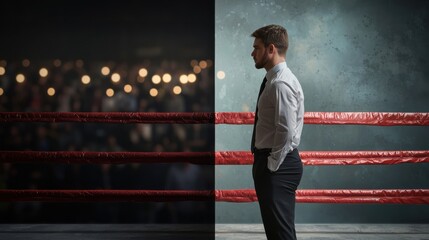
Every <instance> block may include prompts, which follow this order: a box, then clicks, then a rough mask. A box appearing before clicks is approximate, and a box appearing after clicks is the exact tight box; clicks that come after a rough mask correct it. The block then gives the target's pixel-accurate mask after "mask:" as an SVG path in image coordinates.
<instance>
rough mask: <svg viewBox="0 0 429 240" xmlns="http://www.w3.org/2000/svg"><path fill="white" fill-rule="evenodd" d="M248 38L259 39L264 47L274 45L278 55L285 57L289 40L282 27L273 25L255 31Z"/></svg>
mask: <svg viewBox="0 0 429 240" xmlns="http://www.w3.org/2000/svg"><path fill="white" fill-rule="evenodd" d="M250 36H252V37H255V38H259V39H261V40H262V42H263V43H264V45H265V46H268V45H270V44H274V46H276V48H277V49H278V51H279V53H280V54H284V55H286V51H287V49H288V47H289V38H288V35H287V31H286V29H285V28H284V27H282V26H280V25H274V24H271V25H267V26H265V27H261V28H259V29H257V30H256V31H254V32H253V33H252V34H251V35H250Z"/></svg>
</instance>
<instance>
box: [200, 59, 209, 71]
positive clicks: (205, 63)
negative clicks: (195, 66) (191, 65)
mask: <svg viewBox="0 0 429 240" xmlns="http://www.w3.org/2000/svg"><path fill="white" fill-rule="evenodd" d="M199 66H200V68H201V69H204V68H206V67H207V62H206V61H205V60H201V61H200V63H199Z"/></svg>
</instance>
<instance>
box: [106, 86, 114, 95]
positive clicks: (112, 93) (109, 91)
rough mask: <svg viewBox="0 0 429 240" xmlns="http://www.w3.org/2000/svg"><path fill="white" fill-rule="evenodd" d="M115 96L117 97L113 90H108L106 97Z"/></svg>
mask: <svg viewBox="0 0 429 240" xmlns="http://www.w3.org/2000/svg"><path fill="white" fill-rule="evenodd" d="M113 95H115V91H113V89H111V88H108V89H107V90H106V96H108V97H113Z"/></svg>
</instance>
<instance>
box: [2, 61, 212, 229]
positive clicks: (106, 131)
mask: <svg viewBox="0 0 429 240" xmlns="http://www.w3.org/2000/svg"><path fill="white" fill-rule="evenodd" d="M213 76H214V74H213V66H212V62H211V61H210V60H193V61H190V62H188V63H185V64H184V63H179V62H176V61H161V62H149V61H145V62H142V63H118V62H93V61H92V62H86V61H83V60H76V61H74V60H73V61H60V60H58V59H56V60H50V61H46V62H44V61H31V62H30V60H23V61H6V60H2V61H0V111H1V112H39V111H41V112H213V111H214V102H213V101H214V96H213V84H214V82H213V81H214V80H213ZM1 125H2V126H1V128H0V141H1V144H0V150H2V151H5V150H8V151H25V150H32V151H100V152H119V151H136V152H211V151H214V126H213V125H209V124H107V123H106V124H99V123H97V124H96V123H68V122H64V123H2V124H1ZM0 188H1V189H141V190H178V189H181V190H213V188H214V166H208V165H194V164H188V163H174V164H163V163H151V164H99V165H95V164H54V163H52V164H40V163H21V164H17V163H3V164H2V165H1V167H0ZM213 214H214V202H188V201H184V202H143V203H129V202H126V203H45V202H16V203H4V202H3V203H0V216H1V217H0V219H1V220H0V222H5V223H12V222H110V223H122V222H144V223H203V222H208V223H212V222H213V219H214V215H213Z"/></svg>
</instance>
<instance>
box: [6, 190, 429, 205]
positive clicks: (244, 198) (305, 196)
mask: <svg viewBox="0 0 429 240" xmlns="http://www.w3.org/2000/svg"><path fill="white" fill-rule="evenodd" d="M296 200H297V202H300V203H383V204H387V203H390V204H429V189H375V190H368V189H354V190H347V189H337V190H298V191H297V192H296ZM0 201H43V202H100V201H103V202H146V201H155V202H167V201H218V202H255V201H257V197H256V193H255V191H254V190H253V189H237V190H214V191H210V190H205V191H196V190H194V191H185V190H0Z"/></svg>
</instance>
